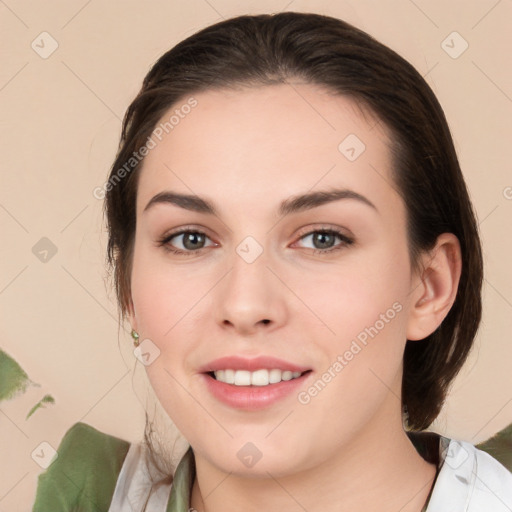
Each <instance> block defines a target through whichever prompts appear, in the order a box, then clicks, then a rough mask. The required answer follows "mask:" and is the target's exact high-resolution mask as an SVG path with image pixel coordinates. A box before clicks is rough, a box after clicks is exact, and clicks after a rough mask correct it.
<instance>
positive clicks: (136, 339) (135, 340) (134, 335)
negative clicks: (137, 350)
mask: <svg viewBox="0 0 512 512" xmlns="http://www.w3.org/2000/svg"><path fill="white" fill-rule="evenodd" d="M131 335H132V338H133V344H134V345H135V346H136V347H138V346H139V333H138V332H136V331H135V330H134V329H132V332H131Z"/></svg>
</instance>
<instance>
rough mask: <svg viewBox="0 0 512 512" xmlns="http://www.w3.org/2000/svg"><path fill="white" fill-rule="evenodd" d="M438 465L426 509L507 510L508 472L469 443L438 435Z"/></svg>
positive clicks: (511, 484) (510, 501)
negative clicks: (439, 453) (439, 455)
mask: <svg viewBox="0 0 512 512" xmlns="http://www.w3.org/2000/svg"><path fill="white" fill-rule="evenodd" d="M440 452H441V464H442V465H441V469H440V471H439V474H438V477H437V480H436V484H435V486H434V490H433V492H432V496H431V500H430V503H429V508H428V510H429V511H430V510H434V511H436V512H445V511H446V512H448V511H450V512H451V511H455V510H462V509H461V507H466V508H464V510H467V512H484V511H488V510H492V511H493V512H502V511H503V512H509V511H510V510H512V473H511V472H510V471H509V470H508V469H507V468H506V467H505V466H503V464H501V463H500V462H499V461H498V460H497V459H495V458H494V457H492V456H491V455H490V454H489V453H487V452H485V451H483V450H481V449H479V448H478V447H476V446H474V445H473V444H471V443H469V442H466V441H460V440H455V439H448V438H445V437H441V443H440Z"/></svg>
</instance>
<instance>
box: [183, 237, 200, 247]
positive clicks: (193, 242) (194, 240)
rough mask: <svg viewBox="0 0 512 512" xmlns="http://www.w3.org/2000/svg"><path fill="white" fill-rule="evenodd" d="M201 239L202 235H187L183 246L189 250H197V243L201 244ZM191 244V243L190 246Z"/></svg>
mask: <svg viewBox="0 0 512 512" xmlns="http://www.w3.org/2000/svg"><path fill="white" fill-rule="evenodd" d="M201 238H202V235H201V234H200V233H187V235H186V236H185V239H184V241H183V245H184V246H185V247H186V248H187V249H197V243H198V242H199V243H201ZM189 242H191V243H190V244H189ZM189 245H190V246H189Z"/></svg>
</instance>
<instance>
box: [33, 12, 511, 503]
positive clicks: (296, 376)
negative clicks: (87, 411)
mask: <svg viewBox="0 0 512 512" xmlns="http://www.w3.org/2000/svg"><path fill="white" fill-rule="evenodd" d="M103 191H104V192H105V193H106V202H105V205H106V213H107V220H108V227H109V246H108V255H109V259H110V262H111V264H112V265H113V267H114V270H115V280H116V290H117V295H118V299H119V305H120V311H121V315H122V318H123V319H125V320H126V321H127V322H129V324H130V326H131V329H132V336H133V340H134V344H135V347H136V348H135V353H136V355H137V357H138V358H139V359H140V361H141V362H142V363H143V364H144V366H145V368H146V371H147V374H148V377H149V380H150V382H151V385H152V388H153V390H154V392H155V394H156V396H157V397H158V400H159V402H160V403H161V405H162V406H163V408H164V410H165V411H166V413H167V414H168V415H169V417H170V418H171V420H172V421H173V422H174V423H175V425H176V426H177V428H178V429H179V431H180V432H181V433H182V434H183V435H184V437H185V438H186V439H187V441H188V442H189V443H190V449H189V450H188V451H187V453H186V454H185V455H184V456H183V458H182V460H181V461H180V463H179V465H178V467H177V469H176V471H175V472H174V474H173V472H172V471H171V472H170V474H168V475H162V474H161V473H162V467H163V465H164V464H165V457H166V454H165V453H163V454H162V453H158V450H156V449H155V448H154V447H153V446H152V443H151V436H147V440H148V443H147V446H145V447H142V446H139V445H135V444H132V445H130V444H129V443H127V442H126V441H123V440H119V439H116V438H113V437H111V436H108V435H107V434H104V433H101V432H97V431H95V430H94V429H92V428H91V427H89V426H87V425H84V424H77V425H75V426H74V427H73V428H72V429H70V430H69V431H68V433H67V434H66V436H65V438H64V440H63V441H62V443H61V446H60V448H59V457H58V458H57V460H56V461H55V462H54V463H53V464H52V465H51V466H50V468H49V469H48V470H47V472H46V473H45V474H43V475H41V477H40V481H39V487H38V495H37V498H36V504H35V506H34V510H36V511H42V510H52V511H57V510H109V511H114V510H137V511H138V510H155V511H156V510H160V511H164V510H167V511H178V510H180V511H185V510H191V509H194V510H198V511H207V512H212V511H213V512H217V511H219V510H222V511H224V512H226V511H230V510H235V509H236V510H239V509H246V510H269V511H271V510H282V509H286V510H291V511H294V510H297V511H298V510H308V511H316V510H322V511H330V510H336V511H339V510H351V511H359V510H360V511H362V510H365V511H367V510H379V511H383V512H387V511H389V512H391V511H393V512H394V511H397V510H401V511H402V512H420V511H427V512H433V511H435V512H442V511H448V510H468V511H473V510H474V511H476V510H493V511H501V510H503V511H505V510H510V509H511V507H512V474H511V473H510V472H509V471H508V470H507V469H506V468H505V467H504V466H503V465H502V464H500V462H498V460H496V459H495V458H493V457H491V456H490V455H489V454H487V453H485V452H484V451H482V450H480V449H478V448H476V447H474V446H473V445H471V444H470V443H467V442H463V441H456V440H450V439H447V438H445V437H443V436H440V435H438V434H435V433H427V432H421V431H423V430H425V429H426V428H428V427H429V425H431V423H432V422H433V421H434V419H435V418H436V417H437V415H438V414H439V412H440V410H441V407H442V405H443V402H444V400H445V397H446V394H447V391H448V389H449V385H450V383H451V382H452V381H453V379H454V377H455V376H456V375H457V373H458V371H459V370H460V368H461V366H462V365H463V363H464V361H465V360H466V358H467V355H468V353H469V351H470V349H471V347H472V344H473V339H474V337H475V334H476V331H477V328H478V325H479V322H480V317H481V299H480V292H481V284H482V256H481V249H480V241H479V236H478V231H477V223H476V220H475V216H474V213H473V209H472V206H471V203H470V200H469V197H468V193H467V190H466V185H465V183H464V180H463V177H462V174H461V171H460V167H459V164H458V161H457V156H456V153H455V150H454V147H453V143H452V140H451V136H450V132H449V129H448V126H447V123H446V120H445V118H444V114H443V111H442V109H441V107H440V105H439V103H438V102H437V100H436V98H435V96H434V95H433V93H432V91H431V90H430V88H429V87H428V86H427V84H426V83H425V81H424V80H423V79H422V77H421V76H420V75H419V74H418V73H417V71H416V70H414V68H413V67H412V66H411V65H410V64H408V63H407V62H406V61H404V60H403V59H402V58H401V57H399V56H398V55H397V54H396V53H394V52H393V51H392V50H390V49H388V48H387V47H385V46H383V45H382V44H380V43H378V42H377V41H375V40H374V39H373V38H371V37H370V36H368V35H367V34H365V33H363V32H361V31H360V30H358V29H356V28H354V27H352V26H350V25H348V24H346V23H344V22H342V21H340V20H337V19H334V18H330V17H325V16H320V15H314V14H299V13H281V14H277V15H273V16H271V15H262V16H242V17H238V18H233V19H230V20H226V21H223V22H221V23H218V24H216V25H213V26H211V27H208V28H206V29H204V30H202V31H200V32H199V33H197V34H195V35H193V36H191V37H189V38H188V39H186V40H185V41H183V42H181V43H179V44H178V45H177V46H176V47H174V48H173V49H172V50H170V51H169V52H167V53H166V54H165V55H163V56H162V57H161V58H160V59H159V60H158V62H157V63H156V64H155V65H154V66H153V68H152V69H151V71H150V72H149V73H148V75H147V76H146V78H145V79H144V83H143V86H142V89H141V91H140V93H139V94H138V96H137V97H136V98H135V100H134V101H133V103H132V104H131V105H130V107H129V108H128V111H127V113H126V117H125V120H124V124H123V132H122V137H121V143H120V148H119V152H118V155H117V157H116V160H115V162H114V164H113V166H112V171H111V173H110V177H109V180H108V182H107V183H106V185H105V187H104V189H103ZM100 192H101V191H100ZM150 430H151V426H150V425H148V431H150ZM162 435H163V436H165V434H162ZM154 470H160V471H157V475H158V476H156V477H155V471H154Z"/></svg>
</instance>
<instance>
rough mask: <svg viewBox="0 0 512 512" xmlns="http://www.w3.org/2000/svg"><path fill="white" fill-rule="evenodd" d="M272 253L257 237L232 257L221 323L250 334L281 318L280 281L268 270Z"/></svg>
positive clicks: (220, 309)
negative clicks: (259, 325) (251, 331)
mask: <svg viewBox="0 0 512 512" xmlns="http://www.w3.org/2000/svg"><path fill="white" fill-rule="evenodd" d="M270 265H271V262H270V258H269V251H268V250H267V249H265V248H264V246H263V241H262V243H260V242H259V241H258V240H256V238H255V237H253V236H247V237H245V238H244V239H243V240H242V241H241V242H240V243H239V244H238V245H237V246H236V247H235V252H234V254H233V255H232V257H231V258H230V267H231V270H230V272H229V273H228V275H226V277H225V279H224V283H223V284H222V286H221V289H220V296H219V297H218V302H217V304H218V311H217V315H218V320H219V321H220V322H221V323H226V321H227V322H229V323H230V324H232V325H233V326H235V327H237V328H239V329H242V330H245V331H250V330H252V329H255V328H256V327H257V325H258V324H260V323H261V324H268V323H269V321H270V323H271V322H272V321H274V322H276V321H278V319H279V316H280V314H281V312H282V311H283V307H282V304H281V299H282V297H281V292H282V290H279V282H278V280H277V279H276V278H275V276H274V275H273V274H272V272H271V271H270V270H269V269H268V268H267V266H270Z"/></svg>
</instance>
